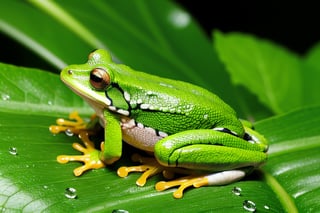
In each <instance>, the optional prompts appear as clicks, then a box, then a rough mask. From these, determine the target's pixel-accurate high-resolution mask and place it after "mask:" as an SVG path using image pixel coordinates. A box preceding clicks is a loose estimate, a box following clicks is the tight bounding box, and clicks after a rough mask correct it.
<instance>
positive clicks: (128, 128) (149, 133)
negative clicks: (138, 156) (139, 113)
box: [121, 119, 167, 152]
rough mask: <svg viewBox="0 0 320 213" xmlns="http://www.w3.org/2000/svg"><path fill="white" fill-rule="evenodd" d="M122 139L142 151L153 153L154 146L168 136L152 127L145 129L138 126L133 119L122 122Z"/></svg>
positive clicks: (140, 125)
mask: <svg viewBox="0 0 320 213" xmlns="http://www.w3.org/2000/svg"><path fill="white" fill-rule="evenodd" d="M121 128H122V139H123V140H124V141H125V142H126V143H128V144H130V145H132V146H134V147H136V148H138V149H141V150H145V151H149V152H153V151H154V145H155V144H156V143H157V141H159V140H161V139H162V138H164V137H166V136H167V134H166V133H163V132H159V131H156V130H154V129H152V128H150V127H144V126H143V125H142V124H139V123H138V124H137V123H135V122H134V120H133V119H131V120H124V119H123V120H122V122H121Z"/></svg>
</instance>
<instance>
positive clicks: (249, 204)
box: [243, 200, 257, 212]
mask: <svg viewBox="0 0 320 213" xmlns="http://www.w3.org/2000/svg"><path fill="white" fill-rule="evenodd" d="M243 208H244V209H245V210H247V211H248V212H255V211H256V210H257V207H256V204H255V203H254V202H253V201H251V200H245V201H243Z"/></svg>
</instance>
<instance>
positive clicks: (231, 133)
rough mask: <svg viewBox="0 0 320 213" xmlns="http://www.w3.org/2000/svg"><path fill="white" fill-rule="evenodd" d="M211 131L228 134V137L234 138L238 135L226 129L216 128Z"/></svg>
mask: <svg viewBox="0 0 320 213" xmlns="http://www.w3.org/2000/svg"><path fill="white" fill-rule="evenodd" d="M213 130H216V131H219V132H224V133H228V134H230V135H233V136H236V137H239V136H238V134H237V133H236V132H233V131H231V130H230V129H228V128H223V127H222V128H220V127H217V128H213Z"/></svg>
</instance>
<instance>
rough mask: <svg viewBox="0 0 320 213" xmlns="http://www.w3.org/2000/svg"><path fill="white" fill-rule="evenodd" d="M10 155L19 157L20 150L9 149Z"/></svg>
mask: <svg viewBox="0 0 320 213" xmlns="http://www.w3.org/2000/svg"><path fill="white" fill-rule="evenodd" d="M9 153H10V154H11V155H17V154H18V149H17V148H16V147H10V148H9Z"/></svg>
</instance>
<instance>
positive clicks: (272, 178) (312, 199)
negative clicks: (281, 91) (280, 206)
mask: <svg viewBox="0 0 320 213" xmlns="http://www.w3.org/2000/svg"><path fill="white" fill-rule="evenodd" d="M319 123H320V107H313V108H306V109H302V110H299V111H294V112H291V113H288V114H286V115H282V116H279V117H273V118H270V119H267V120H264V121H262V122H259V124H257V125H256V127H257V130H258V131H260V132H261V133H263V134H264V135H265V136H266V137H267V138H268V140H269V142H270V149H269V151H268V153H269V160H268V162H267V164H266V165H265V166H264V167H263V169H264V172H265V173H266V175H265V177H266V182H267V183H268V184H269V185H270V186H271V187H272V188H273V190H274V191H275V193H277V194H278V197H279V199H280V201H281V202H283V203H288V201H287V200H285V198H287V196H289V198H291V199H292V202H294V204H295V206H296V207H297V209H298V210H299V212H315V211H317V210H318V209H319V207H320V204H319V200H318V196H317V195H318V194H319V193H320V186H319V184H318V183H319V181H320V176H319V170H320V155H319V152H320V134H319V133H320V126H319ZM277 184H279V185H277ZM287 210H288V212H292V211H290V209H287Z"/></svg>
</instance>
